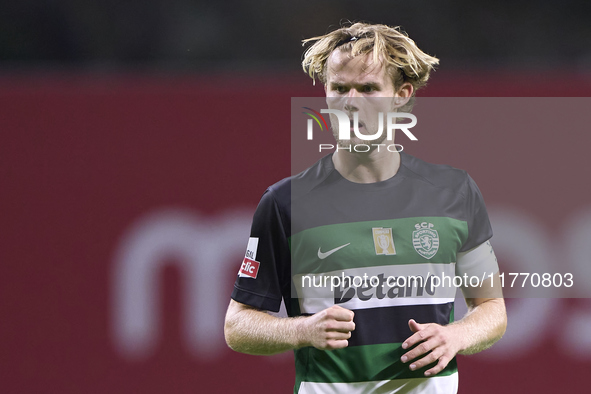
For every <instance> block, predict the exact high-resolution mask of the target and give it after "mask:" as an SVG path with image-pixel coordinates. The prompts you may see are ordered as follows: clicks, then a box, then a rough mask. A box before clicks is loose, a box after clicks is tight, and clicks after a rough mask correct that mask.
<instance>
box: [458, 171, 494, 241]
mask: <svg viewBox="0 0 591 394" xmlns="http://www.w3.org/2000/svg"><path fill="white" fill-rule="evenodd" d="M466 178H467V179H466V182H465V185H464V193H463V194H464V197H465V199H466V202H465V204H466V205H465V215H466V220H467V222H468V238H467V239H466V241H465V242H464V244H463V245H462V247H461V248H460V250H459V252H466V251H468V250H470V249H473V248H475V247H476V246H478V245H480V244H482V243H484V242H486V241H487V240H489V239H490V238H491V237H492V235H493V232H492V227H491V225H490V221H489V219H488V213H487V212H486V207H485V205H484V199H483V198H482V194H481V193H480V190H479V189H478V186H476V182H474V180H473V179H472V178H471V177H470V176H469V175H466Z"/></svg>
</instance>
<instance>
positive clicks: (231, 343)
mask: <svg viewBox="0 0 591 394" xmlns="http://www.w3.org/2000/svg"><path fill="white" fill-rule="evenodd" d="M236 324H237V321H236V319H235V315H229V314H226V320H225V322H224V338H225V339H226V345H228V347H229V348H230V349H232V350H235V351H237V352H239V351H240V350H239V348H240V345H239V342H240V341H239V340H238V338H237V337H238V334H237V330H236Z"/></svg>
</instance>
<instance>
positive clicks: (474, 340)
mask: <svg viewBox="0 0 591 394" xmlns="http://www.w3.org/2000/svg"><path fill="white" fill-rule="evenodd" d="M452 325H453V326H454V328H456V329H458V330H459V333H458V334H459V335H460V337H461V338H462V339H463V343H462V346H461V349H460V351H459V352H458V353H459V354H464V355H467V354H474V353H478V352H480V351H482V350H485V349H488V348H489V347H491V346H492V345H493V344H494V343H495V342H496V341H498V340H499V339H501V337H502V336H503V334H504V333H505V329H506V328H507V313H506V310H505V301H504V300H503V299H502V298H494V299H490V300H487V301H485V302H483V303H481V304H480V305H477V306H475V307H473V308H471V310H470V311H469V312H468V314H466V316H464V317H463V318H462V319H461V320H458V321H457V322H455V323H452Z"/></svg>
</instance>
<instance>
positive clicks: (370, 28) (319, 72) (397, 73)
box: [302, 22, 439, 95]
mask: <svg viewBox="0 0 591 394" xmlns="http://www.w3.org/2000/svg"><path fill="white" fill-rule="evenodd" d="M313 41H315V43H314V44H313V45H312V46H310V47H309V48H308V49H307V50H306V52H305V53H304V59H303V61H302V68H303V69H304V71H305V72H306V73H307V74H308V75H309V76H310V77H311V78H312V79H313V80H314V81H315V80H316V77H318V79H319V80H320V81H321V82H322V83H323V84H326V65H327V62H328V58H329V57H330V54H331V53H332V52H333V51H334V50H336V49H339V50H341V51H343V52H350V54H351V56H353V57H355V56H359V55H366V54H369V53H370V52H371V53H372V54H373V61H374V63H376V64H377V63H378V62H381V61H382V59H385V60H386V63H387V66H386V67H388V72H389V73H390V75H391V76H392V82H393V84H394V88H395V89H397V88H398V87H400V86H401V85H402V84H403V83H405V82H409V83H410V84H412V86H413V88H414V89H413V95H414V93H415V92H416V91H417V90H418V89H420V88H421V87H423V86H425V84H426V83H427V80H428V79H429V74H430V73H431V71H432V70H434V68H435V66H436V65H437V64H439V59H437V58H436V57H433V56H430V55H427V54H426V53H425V52H423V51H421V50H420V49H419V48H418V47H417V45H416V44H415V42H414V41H413V40H411V39H410V38H409V37H408V35H407V34H406V33H404V32H403V31H402V30H401V29H400V27H390V26H386V25H371V24H367V23H361V22H358V23H354V24H352V25H350V26H348V27H347V26H345V27H341V28H340V29H337V30H335V31H332V32H330V33H328V34H325V35H323V36H318V37H312V38H308V39H306V40H303V41H302V42H303V45H306V44H307V43H309V42H313Z"/></svg>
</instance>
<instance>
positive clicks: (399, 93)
mask: <svg viewBox="0 0 591 394" xmlns="http://www.w3.org/2000/svg"><path fill="white" fill-rule="evenodd" d="M413 92H414V88H413V87H412V84H411V83H410V82H405V83H403V84H402V85H400V87H399V88H398V89H397V90H396V93H395V95H396V97H404V98H408V97H411V96H412V93H413Z"/></svg>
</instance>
